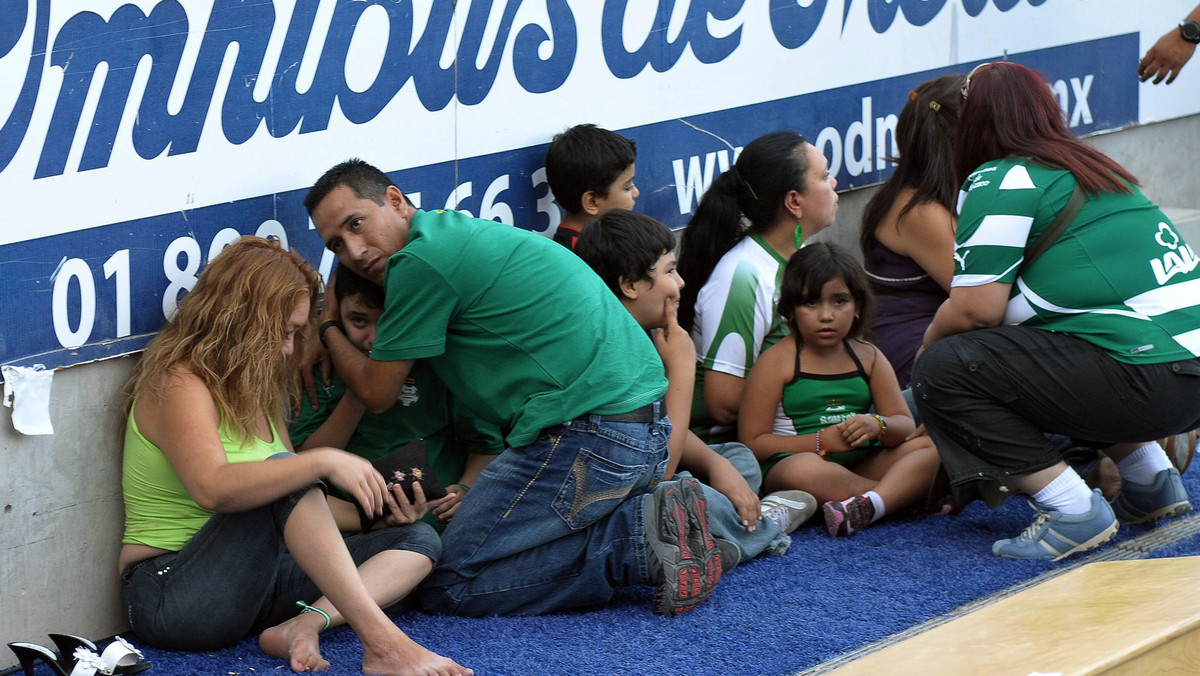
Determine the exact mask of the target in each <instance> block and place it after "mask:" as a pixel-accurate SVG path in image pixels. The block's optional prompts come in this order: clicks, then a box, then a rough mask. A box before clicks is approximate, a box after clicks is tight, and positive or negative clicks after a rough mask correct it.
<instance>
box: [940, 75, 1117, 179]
mask: <svg viewBox="0 0 1200 676" xmlns="http://www.w3.org/2000/svg"><path fill="white" fill-rule="evenodd" d="M964 91H965V93H966V101H965V102H964V103H963V106H962V113H961V114H960V116H959V122H958V131H957V133H956V134H955V140H954V151H955V152H954V155H955V159H954V170H955V173H956V175H957V179H958V183H959V184H960V185H961V184H962V183H963V182H965V181H966V180H967V176H969V175H970V174H971V172H973V171H975V170H976V169H977V168H979V166H980V165H981V164H983V163H985V162H991V161H994V160H999V159H1003V158H1005V157H1008V156H1010V155H1016V156H1020V157H1030V158H1032V159H1034V160H1036V161H1038V162H1040V163H1042V164H1046V165H1050V166H1054V167H1061V168H1063V169H1066V170H1068V171H1070V172H1071V173H1072V174H1074V176H1075V180H1076V182H1077V183H1078V184H1079V187H1081V188H1083V190H1084V191H1085V192H1087V193H1089V194H1092V195H1095V194H1097V193H1100V192H1113V193H1125V192H1129V191H1130V188H1129V185H1127V184H1126V183H1125V181H1128V182H1129V183H1132V184H1135V185H1136V184H1137V179H1136V178H1134V176H1133V174H1131V173H1129V172H1128V171H1127V170H1126V169H1125V168H1124V167H1122V166H1121V165H1119V164H1117V163H1116V162H1115V161H1113V160H1112V158H1110V157H1108V156H1107V155H1105V154H1104V153H1102V152H1100V151H1099V150H1096V149H1095V148H1092V147H1090V146H1088V145H1086V144H1085V143H1083V142H1082V141H1080V140H1079V139H1078V138H1076V137H1075V134H1074V133H1073V132H1072V131H1071V130H1070V129H1069V128H1068V127H1067V123H1066V120H1065V118H1064V114H1063V111H1062V108H1060V107H1059V105H1058V99H1056V98H1054V95H1053V94H1051V93H1050V89H1049V88H1048V87H1047V86H1046V80H1045V78H1043V77H1042V76H1041V75H1040V74H1039V73H1038V72H1037V71H1035V70H1032V69H1029V68H1026V67H1025V66H1022V65H1019V64H1016V63H1011V62H1008V61H999V62H996V63H988V64H984V65H983V66H980V67H978V68H976V69H975V70H974V71H972V73H971V75H970V76H969V77H968V78H967V84H966V86H965V87H964ZM1122 179H1124V180H1122Z"/></svg>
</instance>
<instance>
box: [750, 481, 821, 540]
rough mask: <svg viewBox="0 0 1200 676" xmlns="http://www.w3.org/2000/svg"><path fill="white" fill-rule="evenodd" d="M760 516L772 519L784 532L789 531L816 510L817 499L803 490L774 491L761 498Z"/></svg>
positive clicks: (794, 528) (768, 519) (797, 526)
mask: <svg viewBox="0 0 1200 676" xmlns="http://www.w3.org/2000/svg"><path fill="white" fill-rule="evenodd" d="M760 505H761V506H760V507H759V510H760V511H761V513H762V518H764V519H766V520H767V521H774V522H775V524H776V525H778V526H779V529H780V530H782V531H783V532H784V533H791V532H792V531H794V530H796V529H797V528H799V527H800V524H802V523H804V522H805V521H808V519H809V518H810V517H812V515H813V514H814V513H816V511H817V501H816V500H815V499H814V498H813V496H811V495H809V494H808V493H805V492H804V491H775V492H774V493H771V494H770V495H768V496H767V497H765V498H763V499H762V502H761V503H760Z"/></svg>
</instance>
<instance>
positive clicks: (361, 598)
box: [259, 490, 473, 676]
mask: <svg viewBox="0 0 1200 676" xmlns="http://www.w3.org/2000/svg"><path fill="white" fill-rule="evenodd" d="M283 536H284V541H285V542H286V543H287V546H288V550H289V551H290V552H291V554H292V556H293V557H295V559H296V563H297V564H298V565H299V566H300V569H301V570H303V571H304V572H305V573H306V574H307V575H308V576H309V577H310V578H311V579H312V581H313V582H314V583H315V584H316V585H317V587H318V588H319V589H321V590H322V591H323V592H325V595H326V596H325V597H323V598H322V599H320V600H319V601H318V603H317V604H314V605H316V606H317V607H319V608H321V609H322V610H325V611H326V612H329V613H330V617H331V619H333V620H337V621H339V622H340V621H345V622H346V623H348V624H349V625H350V627H351V628H352V629H354V633H355V634H357V635H358V637H359V639H360V640H361V641H362V644H363V671H364V672H369V673H372V674H384V675H388V676H391V675H397V676H400V675H403V676H410V675H412V676H453V675H457V674H463V675H467V674H471V673H473V672H472V671H471V670H470V669H466V668H464V667H461V666H459V665H458V664H456V663H455V662H454V661H453V660H449V659H447V658H444V657H441V656H440V655H437V654H435V653H433V652H430V651H429V650H426V649H425V648H423V647H422V646H420V645H418V644H417V643H416V642H415V641H413V640H412V639H410V638H409V637H408V636H406V635H405V634H404V632H402V631H400V629H399V628H398V627H397V626H396V625H395V624H393V623H392V621H391V620H390V619H388V617H387V615H386V614H385V613H384V612H383V610H382V609H381V607H380V605H381V603H382V604H383V605H385V606H386V605H391V604H392V603H394V602H395V601H397V600H399V599H400V598H401V597H403V596H404V594H406V593H407V591H408V590H411V589H412V587H413V586H415V584H416V583H417V582H419V581H420V579H421V578H423V577H424V576H425V575H426V574H427V573H428V572H429V569H430V563H429V559H428V558H426V557H424V556H421V555H419V554H418V555H415V556H418V557H420V558H421V559H424V563H420V564H419V567H418V568H417V570H416V571H407V570H405V569H398V568H397V567H396V566H397V564H399V565H404V566H405V568H407V566H406V564H410V563H411V562H413V561H414V559H412V558H410V557H397V556H394V554H406V553H407V552H390V553H389V552H385V553H383V554H380V555H377V556H374V557H372V558H371V559H370V560H369V561H367V562H366V563H365V564H363V570H362V572H361V574H360V571H359V569H358V568H356V567H355V565H354V559H353V558H351V556H350V552H349V551H348V550H347V549H346V546H345V543H344V542H343V540H342V536H341V533H340V532H338V529H337V525H336V524H335V523H334V521H333V516H332V515H331V514H330V513H329V507H328V505H327V504H326V502H325V497H324V496H323V495H322V494H321V493H320V492H319V491H317V490H311V491H309V492H308V494H307V495H305V496H304V498H302V499H301V500H300V502H298V503H297V504H296V507H295V508H294V509H293V510H292V514H291V516H290V517H289V518H288V522H287V525H286V526H285V527H284V533H283ZM414 578H415V579H414ZM335 608H337V609H339V610H340V612H339V611H338V610H334V609H335ZM324 626H325V618H324V617H322V616H321V615H320V614H319V613H304V614H302V615H299V616H297V617H295V618H292V619H291V620H288V621H286V622H283V623H281V624H279V625H276V626H275V627H271V628H270V629H268V630H266V631H264V632H263V634H262V636H261V637H259V644H260V645H261V646H262V648H263V650H264V651H265V652H267V653H268V654H271V655H276V656H279V657H285V658H287V659H289V660H290V662H291V667H292V669H293V670H294V671H310V670H318V669H322V668H324V667H325V666H328V662H325V660H324V659H322V658H321V656H320V652H319V650H318V639H317V633H318V631H319V630H320V629H321V628H322V627H324Z"/></svg>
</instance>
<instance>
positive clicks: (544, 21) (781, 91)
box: [0, 0, 1142, 368]
mask: <svg viewBox="0 0 1200 676" xmlns="http://www.w3.org/2000/svg"><path fill="white" fill-rule="evenodd" d="M68 4H69V3H61V4H53V5H52V3H51V2H50V0H29V2H8V3H0V74H4V75H5V77H0V120H3V123H2V126H0V191H2V192H3V194H4V196H5V198H6V202H9V203H10V204H13V205H14V207H13V209H12V210H11V213H10V214H9V215H8V217H7V218H6V219H4V221H3V222H0V364H12V365H31V364H34V363H40V364H45V365H46V366H47V367H51V368H53V367H62V366H68V365H72V364H78V363H84V362H87V361H91V360H95V359H102V358H106V357H111V356H117V355H121V354H127V353H129V352H131V351H135V350H137V349H140V348H141V347H143V346H144V344H145V343H146V342H147V341H148V340H149V338H150V336H152V335H153V333H154V332H155V331H156V330H158V328H159V327H160V326H161V325H162V323H163V322H164V321H165V318H166V317H169V316H170V315H171V313H172V312H173V309H174V307H175V304H176V303H177V302H178V299H179V298H180V297H182V295H183V294H185V293H186V292H187V291H188V289H190V288H191V287H192V285H193V284H194V283H195V280H196V276H197V274H198V273H199V271H200V269H201V268H202V267H203V265H204V264H206V263H207V261H208V260H210V259H211V258H212V257H213V256H214V255H216V254H217V253H219V251H220V250H221V249H222V248H223V247H224V246H225V245H226V244H228V243H230V242H231V241H232V240H233V239H235V238H236V237H238V236H240V235H243V234H258V235H276V236H278V237H280V238H281V239H282V240H283V242H284V243H285V245H286V246H290V247H294V248H296V249H298V250H299V251H300V252H301V253H302V254H303V255H305V256H306V257H308V258H309V259H310V260H312V261H313V262H314V264H317V265H319V266H320V269H321V271H322V273H327V272H328V270H329V269H330V267H331V265H332V262H333V261H332V256H331V255H330V254H328V253H327V252H325V251H324V250H323V248H322V247H321V242H320V240H319V239H318V238H317V236H316V234H315V233H314V232H313V231H312V230H311V225H310V223H309V221H308V217H307V214H306V213H305V211H304V209H303V207H302V205H301V202H302V200H303V197H304V194H305V191H306V189H307V187H308V185H309V184H311V182H312V181H314V180H315V179H316V178H317V177H318V176H319V175H320V173H321V172H322V171H323V170H324V169H325V168H327V167H328V166H331V165H332V164H333V163H335V162H337V161H340V160H342V159H345V158H347V157H351V156H361V157H363V158H364V159H367V160H368V161H371V162H373V163H375V164H377V165H379V166H380V167H381V168H383V169H385V170H387V171H389V172H391V174H392V176H393V177H394V179H395V180H396V183H397V185H399V186H400V187H401V189H403V190H404V191H405V192H406V194H408V195H409V197H410V199H412V200H413V201H414V202H415V203H417V204H418V206H421V207H423V208H426V209H431V208H455V209H460V210H464V211H467V212H470V213H471V214H473V215H476V216H479V217H481V218H489V219H494V220H497V221H500V222H503V223H508V224H511V225H514V226H517V227H522V228H526V229H529V230H532V231H535V232H539V233H543V234H546V235H550V234H552V233H553V230H554V228H555V227H556V226H557V224H558V222H559V214H560V212H559V208H558V206H557V205H556V204H555V203H554V200H553V196H552V195H551V194H550V191H549V188H548V186H547V184H546V180H545V172H544V168H543V165H544V155H545V150H546V143H547V142H548V141H549V139H550V137H551V136H552V135H553V134H554V133H556V132H558V131H561V130H562V129H564V128H566V127H567V126H570V125H571V124H575V123H578V122H597V123H599V124H601V125H602V126H607V127H609V128H612V129H616V130H618V131H621V132H622V133H624V134H625V135H627V136H629V137H630V138H632V139H634V140H635V141H636V142H637V145H638V150H639V156H638V161H637V184H638V186H639V188H640V190H641V197H640V199H639V200H638V209H639V210H641V211H644V212H646V213H648V214H650V215H652V216H654V217H656V218H658V219H660V220H662V221H663V222H665V223H667V224H668V225H670V226H671V227H672V228H681V227H683V226H685V225H686V223H687V220H688V216H689V214H690V212H691V211H692V209H693V208H694V207H695V205H696V203H697V202H698V201H699V198H700V196H701V195H702V194H703V192H704V190H705V189H706V188H707V187H708V185H709V184H711V182H712V180H713V178H714V177H715V176H716V175H717V174H718V173H719V172H721V171H722V170H724V169H726V168H728V167H729V166H730V164H731V163H732V162H733V161H734V159H735V158H736V156H737V153H738V152H739V151H740V149H741V147H742V146H743V145H744V144H746V143H747V142H749V141H750V140H752V139H753V138H755V137H757V136H759V135H761V134H763V133H766V132H770V131H774V130H777V129H781V128H790V129H795V130H797V131H800V132H801V133H803V134H805V136H806V137H808V138H809V140H810V141H811V142H813V143H814V145H816V146H817V147H818V148H819V149H820V150H821V151H822V152H823V153H824V154H825V155H826V156H827V157H828V158H829V160H830V170H831V172H832V173H834V174H835V175H836V176H837V179H838V183H839V189H847V188H852V187H858V186H864V185H869V184H872V183H877V182H879V181H880V180H882V179H883V178H885V177H886V176H887V174H888V171H889V163H888V159H887V158H888V157H889V156H890V155H892V154H893V153H894V152H895V149H894V143H895V142H894V138H893V137H894V129H895V124H896V115H897V114H898V113H899V111H900V109H901V108H902V107H903V104H904V103H905V101H906V100H907V94H908V92H909V91H910V90H911V89H913V88H914V87H915V86H916V85H917V84H919V83H920V82H922V81H924V80H927V79H929V78H931V77H935V76H937V75H940V74H943V73H946V72H953V71H959V72H966V71H967V70H969V69H970V68H971V67H972V66H974V65H975V64H976V63H978V62H981V61H985V60H991V59H997V58H1008V59H1011V60H1014V61H1018V62H1020V63H1024V64H1026V65H1029V66H1031V67H1033V68H1036V69H1038V70H1039V71H1041V72H1042V73H1044V74H1045V75H1046V76H1047V78H1048V80H1049V86H1050V87H1051V88H1052V90H1053V91H1054V93H1055V94H1056V96H1057V97H1058V98H1059V101H1060V103H1061V105H1062V107H1063V110H1064V113H1065V114H1066V115H1067V119H1068V120H1069V121H1070V124H1071V126H1072V128H1073V129H1075V131H1076V132H1078V133H1080V134H1087V133H1092V132H1096V131H1101V130H1107V129H1115V128H1120V127H1123V126H1126V125H1128V124H1130V123H1136V122H1138V121H1139V120H1141V118H1142V111H1140V110H1139V92H1138V83H1137V80H1136V78H1135V77H1132V76H1131V75H1130V72H1129V70H1130V66H1129V64H1132V63H1136V61H1137V58H1138V56H1139V50H1140V48H1141V47H1140V38H1139V34H1138V33H1128V32H1126V33H1121V32H1116V33H1115V34H1111V35H1103V36H1101V37H1095V38H1091V39H1083V40H1079V41H1075V42H1071V43H1069V44H1056V43H1054V42H1053V41H1051V42H1050V43H1049V44H1050V46H1045V47H1041V48H1035V49H1028V50H1024V51H1019V52H1018V51H1013V52H1011V53H1008V54H1005V53H1004V51H1003V50H996V51H995V52H980V51H971V50H966V49H959V48H958V47H954V49H956V50H958V58H957V59H955V58H951V59H947V58H946V56H945V54H940V55H931V53H930V49H931V48H930V47H929V45H927V44H924V43H922V42H921V40H922V39H923V38H922V36H924V38H925V39H926V42H933V43H937V44H936V45H935V47H936V48H937V49H941V47H945V46H946V45H948V44H949V43H950V41H953V42H955V43H957V40H958V37H957V36H959V35H961V34H964V30H965V29H964V28H963V24H964V23H965V22H967V21H976V20H978V21H979V22H980V24H979V26H977V27H976V28H973V29H972V30H980V31H984V32H986V26H987V25H988V24H989V23H1001V22H1004V21H1009V20H1012V19H1014V18H1016V17H1018V16H1019V17H1022V18H1023V19H1028V18H1029V17H1034V18H1036V17H1037V16H1038V12H1043V13H1045V12H1046V10H1044V9H1043V8H1042V5H1043V4H1050V5H1053V4H1054V3H1046V2H1045V0H1041V1H1037V0H1028V1H1027V2H1017V0H1006V1H1001V0H995V1H994V2H988V1H987V0H961V1H958V0H940V1H939V0H921V1H915V0H912V1H905V0H901V1H890V2H883V1H875V0H866V1H860V2H854V1H853V0H845V1H844V2H843V3H826V2H825V1H824V0H818V1H817V2H813V3H810V4H809V5H808V6H807V7H801V6H800V5H798V4H797V3H795V2H794V1H793V2H776V1H775V0H772V2H770V7H769V11H763V12H756V11H755V10H756V8H758V7H759V6H760V3H757V2H749V3H748V2H742V1H737V0H692V1H691V2H678V3H676V2H673V1H670V0H663V1H662V2H635V1H631V0H624V1H619V0H608V1H606V2H603V3H600V2H596V3H583V2H572V3H568V2H566V0H545V1H544V2H529V3H522V2H519V1H512V2H487V1H481V0H476V1H474V2H470V3H468V2H465V1H460V2H459V3H457V8H455V5H454V4H452V3H449V2H440V1H433V0H426V1H425V2H420V1H412V2H409V1H404V0H374V1H371V2H343V1H340V0H339V1H337V2H317V1H316V0H297V1H296V2H295V3H294V4H291V3H282V2H270V1H269V0H241V1H232V0H227V1H218V2H215V3H207V4H201V3H184V2H177V1H162V2H157V3H151V6H150V7H149V8H148V9H142V6H143V5H144V4H145V3H142V4H139V5H133V4H120V3H116V2H109V3H96V4H97V5H102V6H103V7H104V8H105V10H103V11H106V13H101V11H102V10H97V11H86V12H84V11H75V10H74V9H72V8H70V7H68V6H66V5H68ZM761 5H762V6H763V7H765V6H766V3H761ZM834 5H841V9H842V14H841V15H838V14H837V12H835V11H834V10H833V9H832V7H833V6H834ZM1056 11H1057V14H1056V15H1055V16H1062V10H1056ZM1046 16H1051V15H1049V14H1047V15H1046ZM943 24H944V25H943ZM939 26H941V27H940V28H939ZM923 31H934V32H932V33H927V32H923ZM931 35H936V36H938V37H937V39H932V38H930V36H931ZM875 39H879V40H891V39H895V40H900V39H903V40H904V41H905V42H904V44H906V45H909V46H907V47H905V48H904V50H903V51H902V53H898V54H897V56H898V57H899V56H905V57H906V58H897V59H890V60H889V59H885V60H883V61H884V62H883V63H875V62H874V61H872V64H871V65H863V66H862V67H852V66H851V65H849V64H853V63H854V61H853V58H863V49H862V48H863V46H864V45H871V44H873V43H872V42H871V41H872V40H875ZM951 39H952V40H951ZM1041 40H1042V42H1043V44H1045V43H1046V41H1047V40H1048V38H1045V37H1042V38H1041ZM1018 42H1019V41H1018ZM888 44H890V43H887V44H882V46H881V47H880V49H881V50H883V51H880V52H873V53H889V52H887V51H886V49H891V48H890V47H888ZM1035 44H1036V41H1035ZM830 45H837V46H838V49H839V50H840V52H839V53H840V54H841V57H842V58H840V59H835V62H837V63H840V64H842V66H841V68H842V70H841V71H836V72H834V71H832V70H831V69H829V68H826V69H823V70H821V71H820V72H818V71H817V70H816V69H814V68H813V67H812V66H811V65H809V64H810V63H811V60H813V59H818V58H821V51H822V50H828V49H829V46H830ZM981 46H982V47H983V48H987V47H989V46H990V45H989V44H988V42H987V40H981ZM885 48H886V49H885ZM868 51H869V50H868ZM893 51H894V50H893ZM943 51H944V50H943ZM876 60H877V59H876ZM756 63H758V64H761V66H760V67H759V68H758V69H757V70H755V69H754V68H753V64H756ZM805 68H808V70H805ZM710 71H711V72H712V74H713V79H711V80H706V79H705V74H706V73H708V72H710ZM739 73H743V74H744V76H739V75H738V74H739ZM806 74H811V75H812V77H811V78H807V79H811V81H812V82H813V83H815V84H810V83H809V82H806V81H804V80H805V79H806V77H805V76H806ZM10 75H12V76H10ZM260 75H261V77H260ZM743 80H744V84H746V85H747V86H746V87H745V88H741V87H739V84H740V83H743V82H742V81H743ZM581 93H586V94H588V96H582V95H581Z"/></svg>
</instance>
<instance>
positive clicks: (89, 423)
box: [0, 115, 1200, 668]
mask: <svg viewBox="0 0 1200 676" xmlns="http://www.w3.org/2000/svg"><path fill="white" fill-rule="evenodd" d="M1091 142H1092V143H1094V144H1095V145H1096V146H1097V147H1098V148H1100V149H1101V150H1102V151H1103V152H1105V153H1107V154H1109V155H1111V156H1112V157H1114V158H1115V159H1117V161H1119V162H1121V163H1122V164H1123V165H1125V166H1126V167H1127V168H1129V169H1130V170H1131V171H1132V172H1133V173H1134V174H1135V175H1137V176H1138V177H1139V178H1140V179H1141V181H1142V184H1143V185H1144V186H1145V191H1146V193H1147V194H1148V195H1149V196H1150V197H1151V199H1154V200H1155V201H1157V202H1158V203H1159V204H1161V205H1163V206H1166V207H1176V208H1186V209H1200V190H1198V188H1200V174H1198V173H1197V171H1196V170H1195V169H1194V167H1195V166H1196V158H1197V157H1200V115H1196V116H1191V117H1188V118H1183V119H1180V120H1173V121H1170V122H1165V123H1161V124H1154V125H1148V126H1145V127H1138V128H1131V129H1126V130H1123V131H1119V132H1114V133H1110V134H1105V135H1103V136H1098V137H1095V138H1093V139H1092V140H1091ZM873 192H874V189H873V188H866V189H862V190H854V191H851V192H847V193H843V194H842V196H841V209H840V214H839V216H838V220H839V224H838V225H837V226H835V227H834V228H831V229H830V230H828V231H826V233H823V234H822V235H821V237H822V238H823V239H831V240H833V241H837V242H839V243H842V244H844V245H846V246H849V247H851V248H852V249H857V234H858V222H859V218H860V217H861V214H862V211H863V208H864V207H865V206H866V203H867V200H868V199H870V196H871V194H873ZM1196 222H1197V221H1196V220H1194V219H1193V220H1192V222H1191V224H1195V223H1196ZM1185 233H1186V234H1185V236H1189V237H1190V238H1191V241H1192V242H1193V244H1196V243H1200V226H1197V227H1196V228H1195V230H1194V231H1189V230H1186V229H1185ZM3 330H5V331H13V330H19V327H15V328H14V327H4V329H3ZM132 364H133V360H132V358H128V357H126V358H121V359H113V360H109V361H105V362H100V363H96V364H90V365H84V366H77V367H74V368H69V369H66V370H63V371H60V372H58V373H57V374H56V375H55V377H54V387H53V390H52V395H51V396H52V405H51V416H52V419H53V423H54V428H55V434H54V435H53V436H41V437H26V436H23V435H21V434H18V433H16V432H14V431H13V429H12V426H11V425H10V424H9V423H8V421H7V418H8V416H7V415H3V416H0V417H3V418H4V421H3V422H0V459H2V460H3V463H4V467H5V471H4V472H2V473H0V570H2V571H3V582H2V583H0V643H7V642H9V641H35V642H44V641H46V640H47V639H46V638H45V634H46V632H48V631H66V632H73V633H79V634H82V635H85V636H91V637H96V638H99V637H107V636H111V635H113V634H115V633H118V632H122V631H125V630H126V629H127V625H126V623H125V621H124V620H123V619H122V616H121V612H120V609H119V600H118V594H117V582H116V575H117V571H116V567H117V551H118V547H119V544H118V543H119V541H120V537H121V530H122V504H121V493H120V489H121V486H120V483H121V457H120V456H121V450H120V444H121V436H122V430H123V412H122V407H123V405H124V397H123V396H122V395H121V387H122V385H123V384H124V382H125V379H126V378H127V377H128V376H129V373H130V370H131V368H132ZM12 662H13V658H12V656H11V655H10V654H9V653H7V652H5V653H0V668H2V667H3V666H4V665H7V664H11V663H12Z"/></svg>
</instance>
